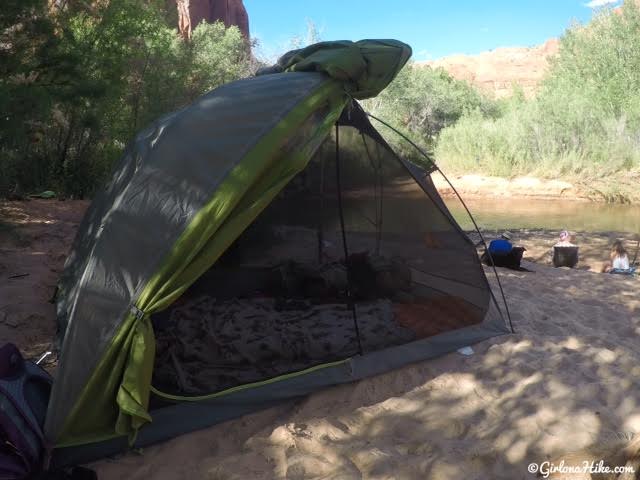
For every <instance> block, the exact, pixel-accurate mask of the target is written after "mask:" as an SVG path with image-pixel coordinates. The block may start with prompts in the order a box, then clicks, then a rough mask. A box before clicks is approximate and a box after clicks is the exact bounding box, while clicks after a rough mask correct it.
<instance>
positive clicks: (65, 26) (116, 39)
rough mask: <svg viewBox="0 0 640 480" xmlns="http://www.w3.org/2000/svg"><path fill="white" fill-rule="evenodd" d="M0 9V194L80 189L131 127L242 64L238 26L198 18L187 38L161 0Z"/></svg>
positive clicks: (17, 1) (118, 149)
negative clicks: (199, 21) (17, 190)
mask: <svg viewBox="0 0 640 480" xmlns="http://www.w3.org/2000/svg"><path fill="white" fill-rule="evenodd" d="M5 3H6V4H7V5H6V6H5V5H4V4H3V9H2V13H1V14H0V45H2V46H3V47H1V48H0V65H2V66H0V109H1V111H2V112H4V115H3V117H2V118H1V119H0V196H2V195H3V194H6V193H7V192H8V191H10V190H13V189H15V188H16V186H19V187H20V189H21V190H23V191H32V190H36V189H45V188H46V189H54V190H57V191H58V192H59V193H61V194H63V195H67V196H74V197H83V196H86V195H90V194H91V193H92V192H93V190H94V189H95V188H96V186H97V185H99V184H100V183H101V181H102V180H103V178H104V176H105V174H106V173H107V172H108V171H109V170H110V169H111V165H112V163H113V162H114V161H115V160H116V159H117V158H118V157H119V156H120V155H121V153H122V150H123V148H124V146H125V145H126V144H127V143H129V142H130V141H131V139H132V138H133V136H134V135H135V133H136V132H137V131H138V130H140V129H141V128H142V127H144V126H145V125H146V124H148V123H149V122H151V121H152V120H154V119H155V118H157V117H159V116H161V115H162V114H165V113H167V112H170V111H172V110H175V109H178V108H180V107H182V106H184V105H186V104H188V103H190V102H191V101H193V99H195V98H196V97H198V96H199V95H202V94H203V93H205V92H206V91H208V90H210V89H212V88H215V87H217V86H218V85H221V84H222V83H226V82H229V81H231V80H234V79H237V78H240V77H242V76H246V75H248V74H249V73H250V70H251V62H250V55H249V52H248V43H247V42H246V40H245V39H244V38H243V36H242V34H241V33H240V31H239V30H238V29H237V28H235V27H232V28H228V29H227V28H225V27H224V25H223V24H221V23H216V24H213V25H208V24H201V25H199V26H198V27H197V28H196V29H195V30H194V32H193V35H192V39H191V41H190V42H185V41H184V40H182V38H180V37H179V35H178V33H177V32H176V30H175V29H173V28H171V27H170V26H169V25H168V24H167V20H166V18H167V17H168V15H167V14H166V12H165V11H164V10H163V5H164V2H160V1H159V0H151V1H148V2H140V1H139V0H110V1H109V2H92V4H91V6H87V5H85V4H84V3H83V4H75V3H74V4H72V5H71V6H68V7H67V8H66V9H65V10H64V11H58V12H52V11H50V10H49V8H48V2H47V1H46V0H27V1H25V0H6V2H5Z"/></svg>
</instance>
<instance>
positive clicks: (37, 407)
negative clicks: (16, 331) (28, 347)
mask: <svg viewBox="0 0 640 480" xmlns="http://www.w3.org/2000/svg"><path fill="white" fill-rule="evenodd" d="M51 384H52V379H51V376H50V375H49V374H48V373H47V372H46V371H45V370H44V369H42V368H41V367H39V366H38V365H36V364H35V363H33V362H30V361H27V360H25V359H24V358H23V357H22V355H21V354H20V351H19V350H18V348H17V347H16V346H15V345H13V344H12V343H7V344H6V345H4V346H3V347H1V348H0V480H20V479H26V478H29V477H31V476H33V475H35V474H37V473H39V472H40V471H41V470H42V467H43V457H44V451H45V442H44V433H43V425H44V418H45V415H46V412H47V404H48V403H49V395H50V393H51Z"/></svg>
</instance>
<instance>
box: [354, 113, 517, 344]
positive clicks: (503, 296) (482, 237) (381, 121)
mask: <svg viewBox="0 0 640 480" xmlns="http://www.w3.org/2000/svg"><path fill="white" fill-rule="evenodd" d="M365 114H366V115H367V116H369V117H371V118H373V119H374V120H377V121H378V122H380V123H381V124H383V125H384V126H385V127H387V128H390V129H391V130H392V131H394V132H395V133H396V134H398V135H400V137H402V139H404V140H405V141H406V142H408V143H409V144H410V145H411V146H412V147H413V148H415V149H416V150H417V151H418V152H419V153H420V154H421V155H422V156H423V157H424V158H426V159H427V160H428V161H429V163H430V164H431V165H432V166H433V167H434V168H435V169H436V170H437V171H438V172H440V175H442V178H444V179H445V181H446V182H447V183H448V184H449V186H450V187H451V190H453V193H455V195H456V197H458V200H460V203H461V204H462V206H463V207H464V209H465V211H466V212H467V215H468V216H469V218H470V219H471V222H472V223H473V226H474V228H475V229H476V232H478V235H480V239H481V240H482V245H483V246H484V250H485V252H487V253H488V252H489V248H488V247H487V242H486V241H485V239H484V235H482V232H481V231H480V228H478V224H477V223H476V220H475V218H473V215H471V212H470V211H469V209H468V208H467V204H466V203H464V200H462V197H461V196H460V194H459V193H458V190H456V187H454V186H453V183H451V181H450V180H449V178H448V177H447V176H446V175H445V174H444V172H443V171H442V170H440V167H438V165H437V164H436V162H434V161H433V160H432V159H431V157H429V155H427V153H426V152H425V151H424V150H422V149H421V148H420V147H419V146H418V145H416V144H415V143H414V142H412V141H411V139H409V137H407V136H406V135H404V134H403V133H402V132H400V131H399V130H397V129H396V128H393V127H392V126H391V125H389V124H388V123H387V122H385V121H384V120H381V119H379V118H378V117H376V116H375V115H372V114H370V113H369V112H365ZM489 255H491V254H489ZM491 264H492V265H491V267H492V268H493V273H494V275H495V277H496V280H497V282H498V287H499V288H500V295H501V296H502V302H503V303H504V308H505V310H506V313H507V319H508V320H509V329H510V330H511V333H516V332H515V330H514V328H513V323H512V322H511V313H510V312H509V306H508V305H507V298H506V297H505V295H504V290H503V289H502V282H500V276H499V275H498V270H496V267H495V265H493V261H492V262H491Z"/></svg>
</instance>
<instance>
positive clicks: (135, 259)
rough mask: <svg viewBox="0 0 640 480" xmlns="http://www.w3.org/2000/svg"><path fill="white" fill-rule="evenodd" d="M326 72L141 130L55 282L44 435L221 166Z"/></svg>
mask: <svg viewBox="0 0 640 480" xmlns="http://www.w3.org/2000/svg"><path fill="white" fill-rule="evenodd" d="M327 81H329V79H328V78H327V77H326V76H324V75H322V74H319V73H318V74H315V73H286V74H277V75H266V76H261V77H256V78H252V79H247V80H241V81H238V82H234V83H230V84H227V85H224V86H222V87H220V88H218V89H216V90H214V91H212V92H210V93H209V94H207V95H205V96H203V97H201V98H200V99H199V100H198V101H197V102H196V103H194V104H193V105H191V106H189V107H188V108H185V109H183V110H181V111H179V112H176V113H173V114H171V115H168V116H166V117H164V118H162V119H160V120H158V121H157V122H155V123H154V124H153V125H152V126H150V127H149V128H148V129H146V130H145V131H143V132H141V133H140V134H139V135H138V137H137V138H136V141H135V142H134V144H133V145H132V146H131V147H130V148H129V149H128V151H127V153H126V154H125V156H124V158H123V160H122V161H121V163H120V166H119V167H118V169H117V172H116V174H115V175H114V181H112V183H111V184H109V185H107V187H106V188H105V191H104V192H102V193H101V194H100V196H99V197H98V198H97V199H96V200H95V201H94V202H93V204H92V207H91V209H90V212H89V213H88V214H87V216H86V217H85V219H84V221H83V222H82V224H81V226H80V230H79V232H78V235H77V237H76V238H77V239H78V240H77V241H76V244H75V245H74V248H73V249H72V253H71V255H70V256H69V258H68V260H67V264H66V265H65V275H64V277H63V278H62V279H61V282H60V286H59V291H58V295H59V299H58V319H59V334H60V335H61V336H63V337H64V340H63V350H64V352H65V353H64V355H63V356H62V357H61V359H60V365H59V370H60V371H64V372H65V375H64V376H63V377H59V378H57V379H56V382H55V385H54V390H53V395H52V398H51V403H50V406H49V412H50V414H49V415H47V423H46V431H47V433H48V435H50V436H53V437H55V436H56V434H57V432H59V430H60V428H61V425H62V422H63V421H64V419H65V417H66V415H67V414H68V413H69V409H70V408H71V406H72V404H73V400H74V399H75V398H76V396H77V395H78V392H79V390H80V389H81V388H82V387H83V386H84V384H85V382H86V381H87V377H88V375H89V374H90V373H91V371H92V370H93V368H94V367H95V365H96V362H97V361H98V359H99V358H100V355H101V353H102V351H103V350H104V348H105V345H106V343H107V342H108V341H109V340H110V339H111V338H112V337H113V334H114V331H115V329H116V328H117V327H118V325H119V323H120V322H121V320H122V318H123V316H124V315H125V313H126V312H127V311H128V309H129V308H130V305H131V301H132V300H133V299H135V298H136V296H137V295H138V294H139V293H140V289H141V288H143V287H144V285H145V284H146V282H147V281H148V279H149V277H150V276H151V275H152V274H153V273H154V272H155V271H156V270H157V268H158V264H159V263H160V262H161V261H162V259H163V258H164V256H165V255H166V253H167V252H168V250H169V249H171V248H172V247H173V244H174V243H175V240H176V238H177V237H178V236H179V235H180V234H181V233H182V231H183V230H184V227H185V226H186V225H187V224H188V223H189V221H190V220H191V219H192V218H193V216H194V215H195V214H196V213H197V212H198V211H199V210H200V209H201V208H202V205H203V204H204V203H205V202H206V201H207V199H209V198H210V196H211V193H212V192H213V191H215V190H216V188H217V186H218V184H219V182H220V181H221V180H222V179H224V177H225V174H226V173H227V172H228V171H229V170H230V169H232V168H233V167H234V166H235V165H236V164H237V162H238V161H239V160H240V159H242V157H243V155H244V154H245V152H246V151H247V150H249V149H250V148H251V147H252V146H253V144H254V143H255V142H256V141H258V140H259V139H260V138H261V137H262V136H263V135H264V134H265V133H266V132H268V131H270V130H271V129H273V128H274V127H275V126H276V125H277V124H278V123H279V122H280V121H281V119H282V118H283V117H284V116H285V115H286V114H287V113H288V112H289V111H290V110H291V109H293V108H294V107H295V106H296V105H297V104H298V103H299V102H300V101H301V100H303V99H305V98H306V97H307V96H308V95H309V93H310V92H311V91H313V90H315V89H317V88H318V87H319V86H320V85H321V84H322V83H323V82H327ZM212 136H213V138H215V141H211V139H212ZM186 150H188V152H189V154H188V155H185V154H184V152H185V151H186ZM78 318H80V319H82V322H76V321H75V319H78Z"/></svg>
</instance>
